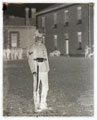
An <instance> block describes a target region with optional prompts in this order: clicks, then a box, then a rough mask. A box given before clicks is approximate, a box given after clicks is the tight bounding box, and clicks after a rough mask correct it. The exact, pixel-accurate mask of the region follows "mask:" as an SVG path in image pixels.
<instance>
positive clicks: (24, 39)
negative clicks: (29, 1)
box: [3, 8, 36, 49]
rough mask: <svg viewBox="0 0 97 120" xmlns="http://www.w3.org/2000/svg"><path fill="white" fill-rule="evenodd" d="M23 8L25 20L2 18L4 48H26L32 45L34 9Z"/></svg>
mask: <svg viewBox="0 0 97 120" xmlns="http://www.w3.org/2000/svg"><path fill="white" fill-rule="evenodd" d="M29 13H30V12H29V8H25V18H22V17H15V16H8V17H7V16H4V17H3V22H4V24H3V33H4V34H3V38H4V40H3V46H4V48H5V49H6V48H26V47H28V46H29V45H31V44H33V42H34V39H33V34H34V33H35V31H36V16H35V13H36V9H35V8H32V9H31V17H30V18H29Z"/></svg>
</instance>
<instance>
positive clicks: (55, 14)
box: [54, 13, 57, 25]
mask: <svg viewBox="0 0 97 120" xmlns="http://www.w3.org/2000/svg"><path fill="white" fill-rule="evenodd" d="M56 24H57V13H54V25H56Z"/></svg>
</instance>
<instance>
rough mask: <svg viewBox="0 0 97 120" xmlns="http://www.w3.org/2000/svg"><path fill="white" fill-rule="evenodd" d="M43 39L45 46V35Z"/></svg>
mask: <svg viewBox="0 0 97 120" xmlns="http://www.w3.org/2000/svg"><path fill="white" fill-rule="evenodd" d="M42 39H43V44H45V35H43V38H42Z"/></svg>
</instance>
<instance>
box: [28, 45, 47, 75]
mask: <svg viewBox="0 0 97 120" xmlns="http://www.w3.org/2000/svg"><path fill="white" fill-rule="evenodd" d="M27 54H28V55H27V56H28V63H29V66H30V69H31V72H32V73H33V72H37V61H35V60H34V59H36V58H45V59H46V60H45V61H43V62H38V65H39V72H48V71H49V63H48V57H47V50H46V47H45V45H44V44H42V43H41V44H40V45H39V44H38V43H34V44H33V45H32V46H30V48H29V49H28V52H27Z"/></svg>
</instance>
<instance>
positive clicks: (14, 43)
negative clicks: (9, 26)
mask: <svg viewBox="0 0 97 120" xmlns="http://www.w3.org/2000/svg"><path fill="white" fill-rule="evenodd" d="M10 37H11V47H12V48H15V47H18V46H19V33H18V32H11V34H10Z"/></svg>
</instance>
